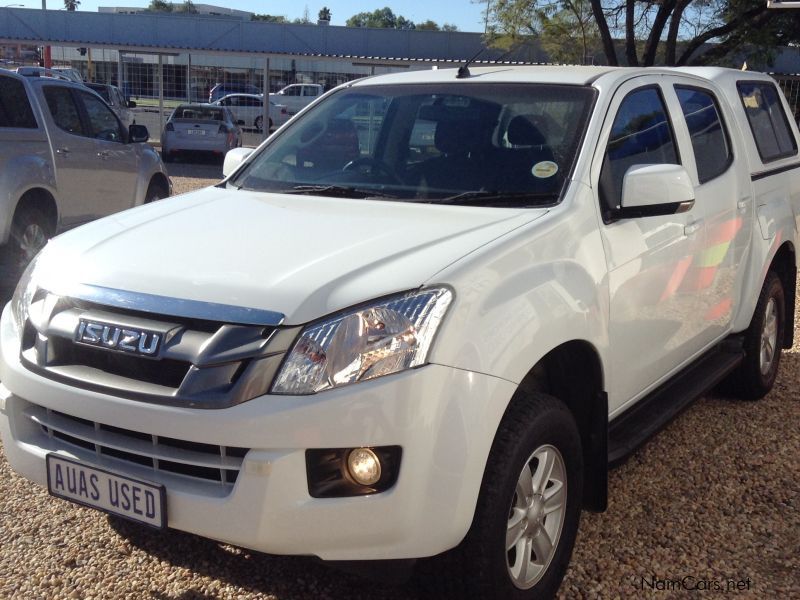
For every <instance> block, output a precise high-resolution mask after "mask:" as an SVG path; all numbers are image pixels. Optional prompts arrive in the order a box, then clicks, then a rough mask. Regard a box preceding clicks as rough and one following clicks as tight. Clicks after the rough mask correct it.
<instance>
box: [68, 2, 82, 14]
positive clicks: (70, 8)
mask: <svg viewBox="0 0 800 600" xmlns="http://www.w3.org/2000/svg"><path fill="white" fill-rule="evenodd" d="M79 4H80V0H64V8H66V9H67V10H68V11H70V12H73V11H76V10H78V5H79Z"/></svg>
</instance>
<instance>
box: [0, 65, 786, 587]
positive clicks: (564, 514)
mask: <svg viewBox="0 0 800 600" xmlns="http://www.w3.org/2000/svg"><path fill="white" fill-rule="evenodd" d="M217 110H221V109H217ZM789 114H790V113H789V111H788V104H787V102H786V100H785V98H783V96H782V94H781V92H780V90H779V89H778V88H777V86H776V84H775V81H774V80H773V79H772V78H770V77H769V76H767V75H763V74H758V73H754V72H741V71H734V70H727V69H719V68H680V69H666V68H608V67H514V66H503V68H501V69H498V68H496V67H486V68H477V67H473V68H471V69H467V68H465V67H462V68H461V69H459V70H455V69H448V70H444V69H442V70H438V71H412V72H406V73H395V74H390V75H384V76H379V77H374V78H366V79H363V80H360V81H355V82H351V83H349V84H347V85H346V86H342V87H340V88H338V89H336V90H334V91H332V92H331V93H330V94H329V95H327V96H326V97H325V98H323V99H322V100H320V102H319V103H316V104H315V105H314V106H312V107H309V109H308V110H306V111H304V112H303V113H301V114H300V115H298V116H297V117H296V118H294V119H292V120H291V121H290V122H289V123H287V125H286V126H285V127H284V128H282V129H281V131H280V132H279V133H278V134H276V135H274V136H271V137H269V138H268V139H267V140H266V141H265V142H264V143H263V144H262V145H261V146H260V147H259V148H258V149H257V150H255V151H251V150H249V149H244V148H242V149H234V150H232V151H231V152H229V153H228V155H227V157H226V160H225V165H224V167H223V173H224V175H225V180H224V181H223V182H221V183H220V184H219V185H216V186H214V187H208V188H205V189H203V190H200V191H197V192H193V193H191V194H187V195H184V196H182V197H181V201H180V202H168V203H161V204H157V205H155V206H148V207H140V208H137V209H134V210H132V211H129V212H127V213H125V214H124V215H123V216H122V217H118V218H111V219H105V220H101V221H98V222H96V223H92V224H89V225H87V226H85V227H83V228H81V229H79V230H76V231H73V232H69V233H67V234H66V235H64V236H61V237H59V238H57V239H56V240H53V241H52V242H51V243H50V244H49V245H48V246H47V247H46V248H45V249H44V251H43V252H42V253H41V254H40V255H39V257H38V258H37V260H36V263H35V265H34V267H32V268H31V269H30V270H29V271H28V272H27V274H26V276H25V277H24V279H23V280H22V281H21V282H20V284H19V286H18V289H17V293H16V294H15V296H14V298H13V300H12V302H11V303H10V304H9V305H8V306H7V307H6V308H5V311H4V312H3V316H2V320H1V321H0V380H1V381H2V384H0V435H2V440H3V447H4V452H5V456H6V458H7V460H8V462H9V463H10V465H11V467H12V468H13V469H14V470H16V471H17V472H18V473H21V474H22V475H24V476H25V477H27V478H29V479H31V480H33V481H35V482H36V483H38V484H39V485H42V486H47V488H48V489H49V491H50V493H51V494H53V495H56V496H58V497H61V498H64V499H66V500H69V501H72V502H76V503H78V504H80V505H84V506H90V507H94V508H97V509H99V510H104V511H107V512H110V513H113V514H115V515H119V516H122V517H124V518H126V519H129V520H132V521H138V522H140V523H142V524H145V525H149V526H153V527H156V528H167V527H169V528H173V529H179V530H183V531H188V532H191V533H193V534H197V535H201V536H207V537H209V538H212V539H214V540H218V541H222V542H226V543H230V544H233V545H236V546H239V547H246V548H253V549H256V550H259V551H263V552H268V553H272V554H291V555H305V556H309V555H311V556H317V557H320V558H321V559H324V560H330V561H366V560H380V561H384V564H385V561H387V560H393V562H392V563H390V564H392V565H393V567H395V568H398V567H400V566H403V565H405V566H411V565H412V564H413V563H414V561H415V560H417V561H422V563H423V564H422V565H421V566H422V568H423V569H422V571H423V572H422V574H423V575H424V576H426V577H427V578H428V579H429V581H428V585H427V588H428V590H429V592H430V594H431V596H433V597H437V598H454V599H455V598H459V599H460V598H480V599H495V600H501V599H502V600H505V599H508V598H514V599H517V600H520V599H534V598H550V597H553V596H555V594H556V592H557V589H558V587H559V585H560V582H561V580H562V577H563V576H564V573H565V571H566V570H567V566H568V564H569V561H570V557H571V554H572V549H573V545H574V543H575V538H576V533H577V530H578V523H579V518H580V514H581V511H582V510H583V509H588V510H592V511H602V510H604V509H605V507H606V503H607V484H608V477H607V472H608V467H609V464H615V463H618V462H620V461H622V460H624V459H625V458H626V457H627V456H629V455H630V454H631V453H632V452H633V451H635V449H636V448H638V447H639V446H640V445H641V444H642V443H644V442H645V441H646V440H647V439H648V438H649V437H650V436H651V435H653V434H654V433H655V432H657V431H659V429H660V428H661V426H663V425H664V424H665V423H666V422H668V421H669V420H670V419H671V418H673V417H674V416H675V415H676V414H677V413H678V412H680V410H681V409H683V408H684V407H686V406H687V404H688V403H689V402H691V401H692V400H693V399H694V398H696V397H698V395H700V394H702V393H704V392H705V391H706V390H708V389H709V388H710V387H712V386H714V385H716V384H718V383H722V384H723V385H724V386H726V388H725V389H726V390H727V394H728V395H730V396H739V397H743V398H747V399H750V400H756V399H758V398H761V397H763V396H764V395H765V394H767V393H768V392H769V391H770V389H771V388H772V387H773V385H774V383H775V381H776V377H777V375H778V369H779V366H780V361H781V350H782V349H784V348H789V347H791V346H792V343H793V335H794V330H793V327H792V324H793V323H794V322H795V306H796V304H795V300H796V298H795V292H796V283H797V253H796V249H797V248H798V245H799V244H800V233H799V232H798V229H800V227H799V226H800V177H799V176H798V174H800V156H798V143H799V142H798V140H799V139H800V133H798V130H797V127H796V126H795V124H794V121H793V120H791V119H789V118H788V116H787V115H789ZM431 129H433V134H432V135H431V133H430V132H431ZM415 131H416V133H415ZM411 144H414V145H415V146H416V150H415V151H412V148H411ZM132 257H133V259H132ZM788 384H789V385H791V382H788ZM753 410H755V409H753ZM761 410H770V407H769V406H762V408H761ZM744 429H746V428H743V430H744ZM732 435H739V432H732ZM704 439H705V438H704ZM699 443H700V442H699V441H698V444H699ZM776 444H779V442H777V441H776ZM653 450H654V451H657V449H656V448H654V449H653ZM718 450H719V449H718V448H703V447H698V448H693V449H691V452H687V453H686V456H687V457H694V459H696V460H703V459H704V454H705V453H713V452H716V451H718ZM771 451H773V449H772V448H768V449H766V450H765V452H767V453H769V452H771ZM775 451H780V449H775ZM687 460H690V458H687ZM741 460H752V457H742V458H741ZM679 466H680V467H683V466H684V465H679ZM669 475H670V474H669V473H668V474H667V476H669ZM82 482H83V483H82ZM639 484H640V482H636V481H633V482H630V485H639ZM733 485H736V486H739V487H741V486H742V483H741V482H739V481H736V482H733ZM748 487H752V488H755V489H759V485H758V482H757V481H756V482H753V481H749V482H748ZM702 493H703V494H705V495H706V496H709V495H714V494H717V493H719V492H718V491H717V490H715V489H704V490H702ZM742 493H748V491H747V490H742ZM785 497H786V496H783V495H780V494H776V495H774V496H773V498H774V501H775V502H776V503H777V502H780V501H781V500H782V499H783V498H785ZM719 500H720V501H724V497H721V498H719ZM666 501H675V502H680V501H681V499H680V498H674V499H672V498H669V499H666ZM749 518H750V516H749V515H743V514H732V515H730V527H731V528H733V529H736V528H739V529H742V530H746V529H747V528H748V524H747V521H748V519H749ZM59 525H60V526H62V527H63V528H66V529H65V534H68V533H69V531H68V530H69V528H70V527H74V525H70V524H63V523H61V522H59ZM658 535H661V534H658ZM658 535H656V536H653V540H652V544H654V545H656V544H658ZM154 546H155V545H154ZM609 560H613V556H611V557H609ZM351 564H352V563H351ZM665 568H667V569H668V572H669V566H667V567H665ZM674 568H675V569H677V568H679V565H678V563H676V566H674ZM372 595H373V596H379V595H380V594H379V593H377V592H376V593H373V594H372Z"/></svg>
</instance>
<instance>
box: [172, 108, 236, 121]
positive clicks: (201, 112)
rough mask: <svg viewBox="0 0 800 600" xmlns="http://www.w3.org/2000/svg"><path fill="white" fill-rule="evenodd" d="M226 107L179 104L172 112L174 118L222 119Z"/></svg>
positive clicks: (196, 119)
mask: <svg viewBox="0 0 800 600" xmlns="http://www.w3.org/2000/svg"><path fill="white" fill-rule="evenodd" d="M223 110H224V109H220V108H211V107H208V106H179V107H178V108H176V109H175V112H174V113H172V118H173V119H187V120H190V121H222V120H224V117H223V115H222V111H223Z"/></svg>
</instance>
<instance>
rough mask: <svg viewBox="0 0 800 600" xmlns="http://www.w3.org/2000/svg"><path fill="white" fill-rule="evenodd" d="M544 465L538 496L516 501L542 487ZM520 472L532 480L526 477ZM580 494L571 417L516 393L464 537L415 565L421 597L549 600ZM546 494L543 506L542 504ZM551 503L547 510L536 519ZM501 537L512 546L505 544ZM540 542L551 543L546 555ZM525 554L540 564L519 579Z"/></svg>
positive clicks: (566, 556)
mask: <svg viewBox="0 0 800 600" xmlns="http://www.w3.org/2000/svg"><path fill="white" fill-rule="evenodd" d="M548 459H549V460H548ZM546 462H552V465H553V466H552V470H551V475H550V476H549V478H548V480H547V483H546V484H545V486H544V490H545V493H544V495H543V496H541V495H538V494H536V493H531V497H529V498H524V497H523V496H522V495H521V493H520V489H521V486H522V483H523V482H525V483H527V482H529V481H530V482H533V486H534V489H533V490H531V491H532V492H536V491H539V490H540V489H542V488H541V486H539V488H538V489H537V488H536V486H535V482H536V481H537V479H539V475H540V473H542V472H544V471H545V467H544V465H545V463H546ZM526 471H527V472H528V473H529V474H532V475H533V477H532V478H530V479H529V478H528V477H527V476H526V475H525V472H526ZM564 480H566V481H564ZM564 484H566V486H565V487H566V489H564ZM528 487H530V484H528ZM548 490H549V491H548ZM582 493H583V455H582V451H581V439H580V434H579V432H578V428H577V426H576V424H575V420H574V419H573V417H572V415H571V414H570V412H569V411H568V410H567V408H566V407H565V406H564V405H563V404H562V403H561V402H559V401H558V400H556V399H555V398H552V397H550V396H547V395H545V394H539V393H530V394H527V395H525V396H522V395H518V396H517V397H515V399H514V400H513V401H512V404H511V406H510V407H509V409H508V410H507V411H506V414H505V416H504V417H503V420H502V422H501V423H500V427H499V429H498V432H497V435H496V437H495V440H494V443H493V444H492V449H491V452H490V453H489V459H488V461H487V466H486V470H485V472H484V476H483V484H482V487H481V492H480V495H479V498H478V505H477V507H476V509H475V516H474V518H473V522H472V526H471V528H470V530H469V532H468V533H467V536H466V537H465V538H464V541H463V542H462V543H461V544H460V545H459V546H458V547H456V548H454V549H453V550H450V551H448V552H445V553H444V554H441V555H439V556H436V557H433V558H431V559H427V560H426V561H424V562H423V563H422V564H421V565H420V573H419V583H420V584H421V591H422V592H423V595H427V596H429V597H432V598H472V599H475V600H478V599H480V600H492V599H495V600H501V599H502V600H507V599H510V600H534V599H538V598H551V597H553V596H554V595H555V593H556V592H557V591H558V588H559V586H560V585H561V580H562V579H563V577H564V573H565V572H566V569H567V565H568V564H569V560H570V557H571V556H572V549H573V546H574V545H575V536H576V535H577V531H578V522H579V519H580V510H581V498H582ZM548 494H549V495H550V502H549V503H545V502H544V500H543V497H547V496H548ZM559 499H560V500H561V501H560V502H559V501H558V500H559ZM551 503H552V507H555V510H554V511H553V512H550V513H549V514H546V515H544V513H543V511H544V510H545V508H551V506H550V505H551ZM546 504H547V506H546ZM543 515H544V516H543ZM544 534H547V537H544ZM509 535H510V536H511V537H512V538H516V541H514V540H511V541H509V538H508V537H507V536H509ZM548 538H550V539H552V540H553V543H552V545H551V549H550V550H548V547H547V546H548V544H547V543H545V542H546V541H547V539H548ZM525 551H528V552H531V551H532V553H533V554H532V555H537V554H539V553H541V555H539V556H536V560H537V562H541V563H542V564H541V565H538V566H537V565H535V564H531V565H530V566H529V569H530V570H529V571H528V575H527V576H525V574H524V572H523V567H524V565H525V562H524V560H523V556H524V554H523V552H525Z"/></svg>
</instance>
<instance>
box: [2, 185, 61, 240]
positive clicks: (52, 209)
mask: <svg viewBox="0 0 800 600" xmlns="http://www.w3.org/2000/svg"><path fill="white" fill-rule="evenodd" d="M27 208H37V209H39V210H41V211H42V213H43V214H44V215H45V216H46V217H47V220H48V224H49V225H50V233H51V234H53V235H55V233H56V231H57V230H58V204H57V203H56V199H55V198H54V197H53V195H52V194H51V193H50V192H49V191H48V190H46V189H44V188H41V187H32V188H30V189H28V190H26V191H25V192H24V193H23V194H22V195H21V196H20V199H19V201H18V202H17V205H16V207H15V208H14V217H13V219H12V220H11V222H12V223H13V221H14V219H16V218H17V215H19V214H20V213H21V212H22V211H23V210H26V209H27Z"/></svg>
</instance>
